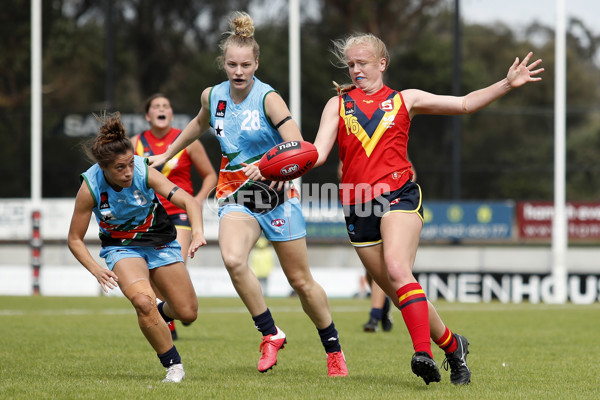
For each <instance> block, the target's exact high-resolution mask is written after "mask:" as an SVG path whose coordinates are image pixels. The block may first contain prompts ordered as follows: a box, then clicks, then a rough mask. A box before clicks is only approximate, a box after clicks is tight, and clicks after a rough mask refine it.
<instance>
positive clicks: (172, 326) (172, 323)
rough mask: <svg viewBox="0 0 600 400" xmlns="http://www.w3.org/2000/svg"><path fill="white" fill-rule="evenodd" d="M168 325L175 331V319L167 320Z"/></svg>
mask: <svg viewBox="0 0 600 400" xmlns="http://www.w3.org/2000/svg"><path fill="white" fill-rule="evenodd" d="M167 326H168V327H169V330H170V331H171V332H173V331H174V330H175V321H169V322H167Z"/></svg>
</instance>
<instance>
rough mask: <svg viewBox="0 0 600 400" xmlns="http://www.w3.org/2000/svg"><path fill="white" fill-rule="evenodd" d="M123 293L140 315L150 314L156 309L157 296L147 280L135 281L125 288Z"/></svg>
mask: <svg viewBox="0 0 600 400" xmlns="http://www.w3.org/2000/svg"><path fill="white" fill-rule="evenodd" d="M123 294H125V297H127V298H128V299H129V301H130V302H131V304H132V305H133V307H134V308H135V310H136V312H137V314H138V315H140V316H148V315H150V314H152V312H153V311H154V310H155V309H156V296H155V295H154V291H153V290H152V288H151V287H150V282H148V281H147V280H140V281H137V282H134V283H133V284H131V285H130V286H129V287H128V288H127V289H126V290H124V292H123ZM157 312H158V310H157Z"/></svg>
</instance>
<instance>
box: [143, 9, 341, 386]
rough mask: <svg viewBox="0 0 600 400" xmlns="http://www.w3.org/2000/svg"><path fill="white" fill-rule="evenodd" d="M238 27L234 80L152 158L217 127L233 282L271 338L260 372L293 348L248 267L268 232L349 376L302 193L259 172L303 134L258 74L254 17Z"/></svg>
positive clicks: (225, 55)
mask: <svg viewBox="0 0 600 400" xmlns="http://www.w3.org/2000/svg"><path fill="white" fill-rule="evenodd" d="M231 29H232V31H231V32H229V36H228V37H227V39H225V40H224V41H223V42H222V44H221V49H222V56H221V57H220V64H221V65H222V67H223V69H224V70H225V72H226V73H227V78H228V79H227V81H225V82H223V83H221V84H219V85H216V86H214V87H211V88H207V89H205V90H204V91H203V92H202V96H201V102H202V107H201V109H200V111H199V113H198V115H197V116H196V117H195V118H194V119H193V120H192V121H191V122H190V123H189V125H188V126H187V127H186V128H185V129H184V130H183V132H182V133H181V135H180V136H179V138H177V140H176V141H175V142H174V143H173V144H172V145H171V147H169V149H168V150H167V151H166V152H165V153H164V154H163V155H157V156H154V157H150V163H151V165H152V166H154V165H162V164H163V163H165V162H166V161H167V160H169V159H170V158H171V157H173V156H174V155H175V154H177V152H178V151H180V150H181V149H183V148H185V147H186V146H187V145H188V144H189V143H191V142H192V141H193V140H196V139H197V138H198V137H199V136H200V135H201V134H203V133H204V132H205V131H206V130H208V128H209V124H210V126H212V127H213V128H214V130H215V134H216V136H217V138H218V140H219V143H220V144H221V151H222V161H221V168H220V172H219V183H218V187H217V192H216V197H217V199H218V201H219V204H220V207H219V217H220V222H219V246H220V248H221V255H222V257H223V261H224V263H225V266H226V267H227V271H228V273H229V275H230V277H231V281H232V283H233V285H234V286H235V289H236V291H237V292H238V294H239V296H240V298H241V299H242V301H243V302H244V304H245V305H246V308H247V309H248V311H249V312H250V314H251V316H252V319H253V320H254V323H255V326H256V327H257V329H258V330H259V331H260V332H261V333H262V335H263V338H262V343H261V345H260V350H261V351H262V356H261V358H260V360H259V361H258V370H259V371H260V372H266V371H268V370H269V369H271V368H272V367H273V366H274V365H275V364H276V363H277V352H278V350H279V349H281V348H283V346H284V344H285V343H286V335H285V333H284V332H283V331H282V330H281V329H279V328H278V327H277V326H276V325H275V321H274V319H273V317H272V316H271V312H270V311H269V309H268V308H267V305H266V302H265V299H264V296H263V293H262V291H261V287H260V283H259V281H258V279H257V278H256V275H254V273H253V272H252V270H251V269H250V267H249V266H248V257H249V254H250V251H251V250H252V248H253V246H254V244H255V243H256V241H257V240H258V238H259V237H260V235H261V232H262V233H264V235H265V237H266V238H267V239H269V240H270V241H271V243H272V245H273V248H274V249H275V252H276V254H277V257H278V258H279V261H280V264H281V267H282V269H283V272H284V273H285V275H286V277H287V279H288V281H289V283H290V285H291V286H292V288H293V289H294V291H295V292H296V293H297V294H298V297H299V298H300V301H301V303H302V307H303V309H304V311H305V312H306V313H307V314H308V316H309V317H310V319H311V320H312V322H313V323H314V324H315V326H316V327H317V330H318V333H319V335H320V338H321V342H322V343H323V346H324V348H325V351H326V353H327V371H328V375H329V376H346V375H347V374H348V370H347V368H346V362H345V359H344V355H343V353H342V350H341V347H340V343H339V337H338V333H337V330H336V329H335V325H334V323H333V320H332V318H331V312H330V309H329V304H328V300H327V295H326V294H325V291H324V290H323V288H322V287H321V286H320V285H319V284H318V283H317V282H316V281H315V280H314V279H313V277H312V274H311V272H310V269H309V267H308V255H307V248H306V239H305V236H306V228H305V222H304V217H303V215H302V210H301V208H300V203H299V200H298V198H297V196H296V195H295V194H294V192H295V191H294V189H291V190H285V188H283V189H282V188H281V187H279V186H278V188H276V189H272V188H270V187H269V184H268V183H267V184H265V183H263V182H261V181H262V180H263V177H262V176H261V174H260V172H259V170H258V162H259V160H260V158H261V157H262V155H263V154H264V153H265V152H267V151H268V150H269V149H270V148H271V147H273V146H274V145H276V144H278V143H281V142H282V141H287V140H301V139H302V134H301V133H300V129H299V128H298V126H297V124H296V123H295V122H294V121H293V120H292V119H291V117H290V111H289V109H288V107H287V105H286V104H285V102H284V101H283V99H282V98H281V96H280V95H279V94H278V93H277V92H276V91H275V90H273V88H272V87H270V86H269V85H267V84H265V83H263V82H261V81H260V80H259V79H258V78H257V77H256V76H255V75H254V74H255V72H256V70H257V69H258V58H259V46H258V43H257V42H256V41H255V40H254V23H253V21H252V19H251V18H250V16H249V15H248V14H245V13H236V14H235V15H234V18H233V19H232V21H231Z"/></svg>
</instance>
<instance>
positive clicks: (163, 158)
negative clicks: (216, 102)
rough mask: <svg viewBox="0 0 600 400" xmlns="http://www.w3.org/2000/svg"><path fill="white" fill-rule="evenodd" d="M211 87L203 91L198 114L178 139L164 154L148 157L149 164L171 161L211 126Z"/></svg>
mask: <svg viewBox="0 0 600 400" xmlns="http://www.w3.org/2000/svg"><path fill="white" fill-rule="evenodd" d="M210 89H211V88H206V89H204V91H203V92H202V97H201V107H200V111H199V112H198V115H196V117H195V118H194V119H192V120H191V121H190V123H189V124H188V125H187V126H186V127H185V129H184V130H183V131H182V132H181V134H179V136H178V137H177V139H175V141H174V142H173V143H172V144H171V145H170V146H169V148H168V149H167V151H165V152H164V153H163V154H159V155H156V156H150V157H148V165H150V166H151V167H159V166H161V165H163V164H164V163H166V162H167V161H169V160H170V159H171V158H173V156H175V154H177V153H179V152H180V151H181V150H183V149H185V148H186V147H187V146H189V145H190V144H191V143H192V142H193V141H194V140H196V139H198V138H199V137H200V136H201V135H202V134H203V133H204V132H206V131H207V130H208V128H209V126H210V125H209V124H210V114H209V113H210V111H209V108H210V107H209V103H208V95H209V94H210Z"/></svg>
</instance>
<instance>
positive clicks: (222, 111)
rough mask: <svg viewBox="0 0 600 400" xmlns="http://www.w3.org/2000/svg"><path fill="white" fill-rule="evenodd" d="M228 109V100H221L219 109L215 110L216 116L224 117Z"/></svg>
mask: <svg viewBox="0 0 600 400" xmlns="http://www.w3.org/2000/svg"><path fill="white" fill-rule="evenodd" d="M226 109H227V102H226V101H225V100H219V103H218V104H217V110H216V111H215V117H220V118H224V117H225V110H226Z"/></svg>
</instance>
